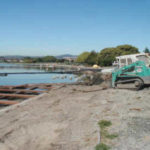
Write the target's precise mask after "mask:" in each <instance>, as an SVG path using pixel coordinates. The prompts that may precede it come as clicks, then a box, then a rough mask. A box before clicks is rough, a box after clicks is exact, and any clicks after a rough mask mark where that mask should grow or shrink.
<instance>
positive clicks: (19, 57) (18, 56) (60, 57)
mask: <svg viewBox="0 0 150 150" xmlns="http://www.w3.org/2000/svg"><path fill="white" fill-rule="evenodd" d="M0 57H4V58H5V59H23V58H25V57H32V58H37V57H44V56H22V55H4V56H0ZM55 57H56V58H57V59H63V58H65V57H70V58H76V57H77V55H71V54H63V55H58V56H55Z"/></svg>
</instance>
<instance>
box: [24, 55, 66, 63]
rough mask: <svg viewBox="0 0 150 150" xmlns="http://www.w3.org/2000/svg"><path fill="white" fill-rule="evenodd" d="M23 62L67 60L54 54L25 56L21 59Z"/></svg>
mask: <svg viewBox="0 0 150 150" xmlns="http://www.w3.org/2000/svg"><path fill="white" fill-rule="evenodd" d="M23 62H24V63H46V62H60V63H64V62H68V61H67V60H65V59H57V58H56V57H54V56H44V57H36V58H33V57H25V58H24V59H23Z"/></svg>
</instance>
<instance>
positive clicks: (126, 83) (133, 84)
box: [115, 78, 144, 91]
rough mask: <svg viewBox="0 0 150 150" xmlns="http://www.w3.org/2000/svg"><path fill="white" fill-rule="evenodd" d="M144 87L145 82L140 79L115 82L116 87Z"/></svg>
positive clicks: (137, 88)
mask: <svg viewBox="0 0 150 150" xmlns="http://www.w3.org/2000/svg"><path fill="white" fill-rule="evenodd" d="M143 87H144V82H143V81H142V80H141V79H140V78H137V79H134V80H133V81H118V82H116V83H115V88H116V89H127V90H133V91H138V90H141V89H142V88H143Z"/></svg>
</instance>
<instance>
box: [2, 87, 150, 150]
mask: <svg viewBox="0 0 150 150" xmlns="http://www.w3.org/2000/svg"><path fill="white" fill-rule="evenodd" d="M149 95H150V90H149V89H145V90H142V91H138V92H137V91H129V90H119V89H106V90H101V87H99V86H81V85H80V86H79V85H67V86H65V87H59V86H58V87H56V88H55V89H53V90H51V91H50V92H49V93H46V94H43V95H40V96H38V97H36V98H33V99H29V100H27V101H25V102H22V103H20V104H17V105H14V106H11V107H7V108H5V109H2V110H0V150H94V147H95V146H96V145H97V144H98V143H99V141H100V134H99V127H98V122H99V121H100V120H102V119H104V120H110V121H111V122H112V126H111V127H110V129H109V132H110V133H111V132H112V133H114V132H115V133H117V134H118V135H119V136H118V137H117V138H115V139H114V140H111V141H109V142H108V143H107V144H109V145H110V146H111V148H112V149H113V150H150V98H149Z"/></svg>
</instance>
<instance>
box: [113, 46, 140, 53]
mask: <svg viewBox="0 0 150 150" xmlns="http://www.w3.org/2000/svg"><path fill="white" fill-rule="evenodd" d="M116 49H119V50H121V51H122V55H129V54H136V53H139V51H138V48H136V47H134V46H132V45H127V44H126V45H119V46H117V47H116Z"/></svg>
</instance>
